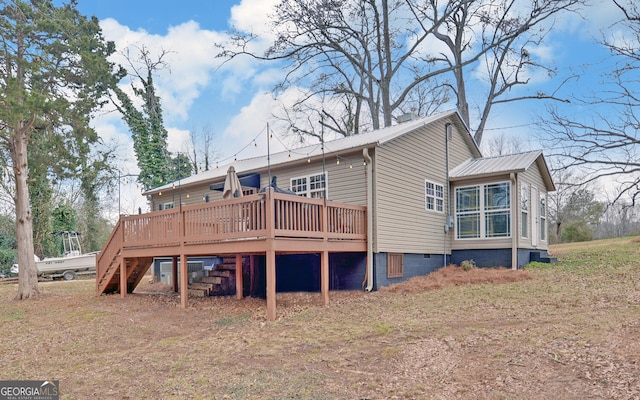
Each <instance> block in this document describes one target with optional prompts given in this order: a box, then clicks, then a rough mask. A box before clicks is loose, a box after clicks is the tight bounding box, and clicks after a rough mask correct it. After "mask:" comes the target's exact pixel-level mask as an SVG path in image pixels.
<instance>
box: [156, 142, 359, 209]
mask: <svg viewBox="0 0 640 400" xmlns="http://www.w3.org/2000/svg"><path fill="white" fill-rule="evenodd" d="M350 164H351V165H352V166H353V168H349V165H350ZM325 168H326V171H327V191H328V200H333V201H339V202H343V203H349V204H357V205H366V204H367V193H366V178H365V166H364V165H363V158H362V152H351V153H345V154H343V155H341V156H340V164H339V165H337V164H336V156H331V157H327V158H326V166H325ZM248 172H253V171H247V172H245V171H238V174H239V175H244V174H246V173H248ZM257 172H258V173H260V188H263V187H265V186H267V185H268V184H269V177H268V174H267V169H266V168H265V169H264V170H261V171H257ZM321 173H322V159H321V158H320V159H318V158H317V156H316V158H314V160H313V161H312V162H311V163H307V162H306V161H303V162H300V161H298V162H295V163H294V162H292V163H291V164H290V165H284V166H280V167H277V168H272V169H271V176H277V177H278V179H277V183H278V187H280V188H282V189H289V186H290V180H291V178H294V177H299V176H307V175H313V174H321ZM219 182H224V177H223V178H221V179H220V178H218V179H216V180H211V181H207V182H204V183H200V184H197V185H192V186H189V187H186V186H184V187H181V188H179V187H177V186H176V188H175V189H169V190H165V191H163V192H162V196H158V195H154V196H153V198H152V204H153V206H154V208H153V209H154V211H157V210H158V204H159V203H162V204H164V203H166V202H171V201H172V200H173V199H175V205H176V207H177V206H178V199H179V198H180V192H182V204H183V205H190V204H200V203H204V196H206V195H209V201H216V200H222V191H219V190H211V189H210V188H209V186H210V185H211V184H213V183H219ZM258 190H259V189H258Z"/></svg>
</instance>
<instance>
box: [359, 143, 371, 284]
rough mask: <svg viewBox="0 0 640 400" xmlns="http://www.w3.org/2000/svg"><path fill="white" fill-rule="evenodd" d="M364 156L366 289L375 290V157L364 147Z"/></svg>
mask: <svg viewBox="0 0 640 400" xmlns="http://www.w3.org/2000/svg"><path fill="white" fill-rule="evenodd" d="M362 156H363V157H364V160H365V162H366V163H367V169H366V174H367V287H366V288H365V291H367V292H370V291H372V290H373V159H372V158H371V155H369V149H368V148H366V147H365V148H364V149H362Z"/></svg>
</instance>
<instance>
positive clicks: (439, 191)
mask: <svg viewBox="0 0 640 400" xmlns="http://www.w3.org/2000/svg"><path fill="white" fill-rule="evenodd" d="M424 182H425V183H424V204H425V209H426V210H428V211H437V212H444V187H443V186H442V185H438V184H437V183H433V182H429V181H427V180H425V181H424Z"/></svg>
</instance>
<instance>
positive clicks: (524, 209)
mask: <svg viewBox="0 0 640 400" xmlns="http://www.w3.org/2000/svg"><path fill="white" fill-rule="evenodd" d="M520 227H521V228H520V229H521V233H520V234H521V235H522V237H523V238H525V239H526V238H528V237H529V185H527V184H522V186H521V187H520Z"/></svg>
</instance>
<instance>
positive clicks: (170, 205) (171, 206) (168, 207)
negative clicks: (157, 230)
mask: <svg viewBox="0 0 640 400" xmlns="http://www.w3.org/2000/svg"><path fill="white" fill-rule="evenodd" d="M172 208H173V201H171V202H168V203H164V209H165V210H170V209H172Z"/></svg>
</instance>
